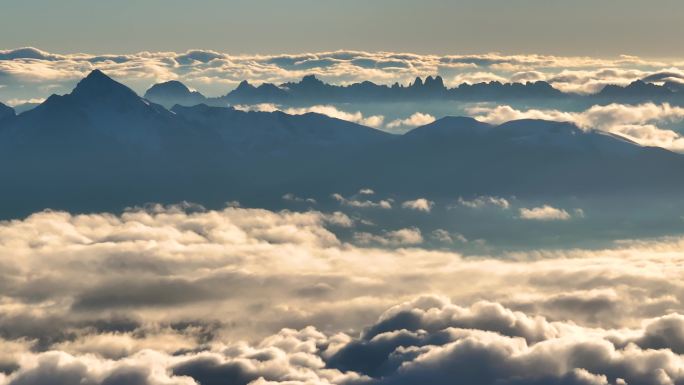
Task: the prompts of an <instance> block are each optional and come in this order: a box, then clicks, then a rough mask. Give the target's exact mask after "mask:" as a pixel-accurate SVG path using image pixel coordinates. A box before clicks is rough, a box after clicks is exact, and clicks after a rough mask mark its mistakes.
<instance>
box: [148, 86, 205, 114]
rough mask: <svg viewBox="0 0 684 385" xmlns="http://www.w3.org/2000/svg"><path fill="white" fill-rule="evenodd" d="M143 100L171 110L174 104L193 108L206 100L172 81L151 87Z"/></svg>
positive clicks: (199, 94) (195, 92)
mask: <svg viewBox="0 0 684 385" xmlns="http://www.w3.org/2000/svg"><path fill="white" fill-rule="evenodd" d="M145 99H147V100H152V101H154V102H155V103H158V104H161V105H162V106H164V107H167V108H171V107H173V106H174V105H176V104H180V105H184V106H194V105H196V104H200V103H204V102H206V99H207V98H205V97H204V95H202V94H201V93H199V92H197V91H190V89H189V88H188V87H186V86H185V84H183V83H181V82H179V81H176V80H172V81H168V82H165V83H159V84H155V85H153V86H152V87H151V88H150V89H149V90H147V92H146V93H145Z"/></svg>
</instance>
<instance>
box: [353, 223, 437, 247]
mask: <svg viewBox="0 0 684 385" xmlns="http://www.w3.org/2000/svg"><path fill="white" fill-rule="evenodd" d="M354 240H355V241H356V242H358V243H359V244H361V245H371V244H378V245H382V246H410V245H418V244H420V243H423V234H422V233H421V231H420V229H418V228H416V227H411V228H405V229H399V230H394V231H386V232H384V233H383V234H371V233H364V232H362V233H355V234H354Z"/></svg>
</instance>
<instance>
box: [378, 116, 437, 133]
mask: <svg viewBox="0 0 684 385" xmlns="http://www.w3.org/2000/svg"><path fill="white" fill-rule="evenodd" d="M434 121H435V117H434V116H432V115H430V114H424V113H422V112H416V113H415V114H413V115H411V116H409V117H408V118H406V119H396V120H393V121H391V122H389V123H387V126H386V127H387V128H388V129H390V130H396V129H398V128H402V127H403V128H412V127H418V126H424V125H426V124H430V123H432V122H434Z"/></svg>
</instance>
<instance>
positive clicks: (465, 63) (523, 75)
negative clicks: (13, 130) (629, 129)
mask: <svg viewBox="0 0 684 385" xmlns="http://www.w3.org/2000/svg"><path fill="white" fill-rule="evenodd" d="M683 66H684V63H679V62H661V61H654V60H645V59H641V58H637V57H631V56H622V57H618V58H615V59H612V60H608V59H597V58H588V57H559V56H544V55H517V56H515V55H514V56H505V55H499V54H483V55H444V56H437V55H417V54H406V53H392V52H373V53H372V52H360V51H335V52H321V53H303V54H298V55H230V54H226V53H221V52H215V51H207V50H192V51H187V52H183V53H175V52H139V53H134V54H129V55H90V54H80V53H79V54H69V55H60V54H52V53H48V52H44V51H41V50H38V49H35V48H21V49H14V50H4V51H0V86H4V87H3V96H4V101H7V100H11V99H17V100H19V99H37V98H45V97H47V96H49V95H50V93H52V92H57V93H65V92H67V91H68V90H69V89H70V88H71V87H72V86H73V85H74V84H75V83H76V82H77V81H78V80H79V79H80V78H82V77H84V76H85V75H86V74H87V73H88V72H90V71H91V70H93V69H95V68H99V69H101V70H104V71H106V72H107V73H108V74H109V75H112V76H114V77H115V78H116V79H117V80H120V81H122V82H124V83H126V84H127V85H129V86H131V87H133V88H134V89H135V90H136V91H137V92H139V93H142V92H143V91H144V90H145V89H146V88H148V87H149V86H151V85H152V84H154V83H157V82H161V81H167V80H174V79H176V80H181V81H183V82H184V83H186V84H187V85H189V86H190V87H192V88H195V89H198V90H199V91H201V92H203V93H205V94H207V95H210V96H218V95H223V94H225V93H226V92H228V91H229V90H230V89H232V88H234V87H235V86H237V84H238V83H239V82H240V81H242V80H249V81H250V82H253V83H262V82H270V83H276V84H280V83H283V82H287V81H294V80H299V79H301V78H302V77H303V76H304V75H307V74H316V75H317V76H319V77H320V78H322V79H323V80H325V81H328V82H331V83H336V84H348V83H353V82H360V81H364V80H370V81H373V82H376V83H380V84H392V83H394V82H399V83H402V84H408V83H409V82H410V81H412V80H413V79H414V78H415V77H416V76H421V77H425V76H428V75H436V74H439V75H442V76H443V77H444V78H445V79H446V81H447V84H448V85H450V86H454V85H457V84H460V83H462V82H468V83H475V82H482V81H492V80H498V81H517V82H520V81H522V82H525V81H536V80H546V81H548V82H550V83H551V84H552V85H553V86H554V87H557V88H559V89H562V90H564V91H571V92H581V93H591V92H596V91H598V90H599V89H600V88H601V87H603V86H604V85H606V84H627V83H629V82H631V81H634V80H636V79H641V78H646V77H650V78H653V79H656V80H659V81H664V80H667V79H682V78H684V71H682V70H680V69H679V68H680V67H683Z"/></svg>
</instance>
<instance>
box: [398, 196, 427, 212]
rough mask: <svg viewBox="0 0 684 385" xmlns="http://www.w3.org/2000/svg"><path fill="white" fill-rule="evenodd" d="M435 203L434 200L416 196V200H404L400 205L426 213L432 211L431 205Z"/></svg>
mask: <svg viewBox="0 0 684 385" xmlns="http://www.w3.org/2000/svg"><path fill="white" fill-rule="evenodd" d="M434 205H435V202H433V201H430V200H427V199H425V198H418V199H416V200H412V201H406V202H404V203H402V204H401V207H403V208H405V209H410V210H416V211H423V212H426V213H429V212H430V211H432V207H433V206H434Z"/></svg>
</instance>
